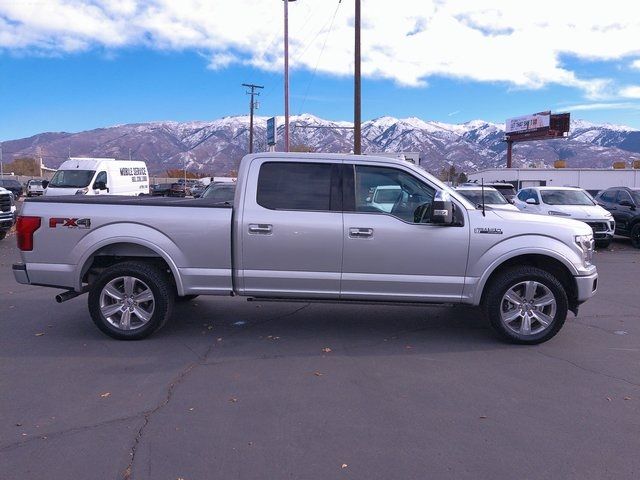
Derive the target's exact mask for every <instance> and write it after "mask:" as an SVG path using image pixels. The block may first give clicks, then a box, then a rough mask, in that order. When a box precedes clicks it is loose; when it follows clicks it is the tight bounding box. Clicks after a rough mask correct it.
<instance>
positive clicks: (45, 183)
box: [42, 180, 49, 188]
mask: <svg viewBox="0 0 640 480" xmlns="http://www.w3.org/2000/svg"><path fill="white" fill-rule="evenodd" d="M48 186H49V180H43V181H42V188H47V187H48Z"/></svg>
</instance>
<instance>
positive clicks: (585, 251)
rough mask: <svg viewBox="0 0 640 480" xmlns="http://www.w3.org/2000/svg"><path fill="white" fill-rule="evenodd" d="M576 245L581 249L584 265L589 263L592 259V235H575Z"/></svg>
mask: <svg viewBox="0 0 640 480" xmlns="http://www.w3.org/2000/svg"><path fill="white" fill-rule="evenodd" d="M575 240H576V245H578V247H580V250H582V260H583V261H584V264H585V265H591V260H592V259H593V247H594V243H595V242H594V241H593V235H591V234H590V235H576V236H575Z"/></svg>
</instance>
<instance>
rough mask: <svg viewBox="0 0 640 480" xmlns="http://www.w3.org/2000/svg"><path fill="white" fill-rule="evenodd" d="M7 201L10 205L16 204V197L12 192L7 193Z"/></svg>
mask: <svg viewBox="0 0 640 480" xmlns="http://www.w3.org/2000/svg"><path fill="white" fill-rule="evenodd" d="M9 202H11V203H10V205H11V206H12V207H13V206H14V205H15V204H16V197H14V196H13V193H9Z"/></svg>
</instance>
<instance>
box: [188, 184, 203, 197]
mask: <svg viewBox="0 0 640 480" xmlns="http://www.w3.org/2000/svg"><path fill="white" fill-rule="evenodd" d="M206 189H207V185H205V184H203V183H201V182H194V183H193V185H192V186H191V195H193V196H194V197H195V198H199V197H201V196H202V194H203V193H204V191H205V190H206Z"/></svg>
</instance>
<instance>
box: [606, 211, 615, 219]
mask: <svg viewBox="0 0 640 480" xmlns="http://www.w3.org/2000/svg"><path fill="white" fill-rule="evenodd" d="M604 218H613V215H611V212H607V213H605V214H604Z"/></svg>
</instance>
